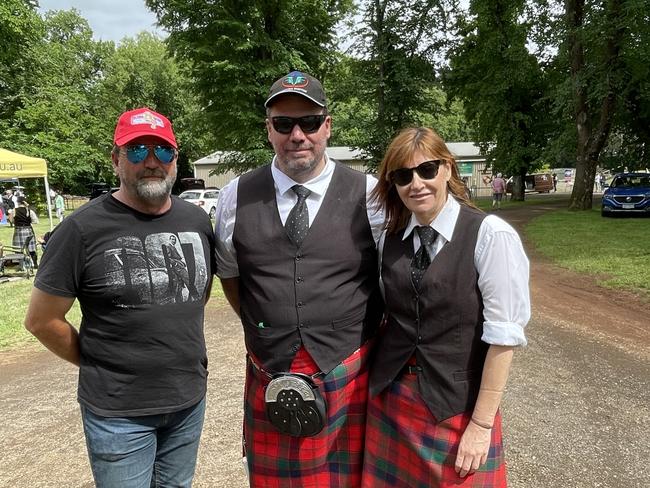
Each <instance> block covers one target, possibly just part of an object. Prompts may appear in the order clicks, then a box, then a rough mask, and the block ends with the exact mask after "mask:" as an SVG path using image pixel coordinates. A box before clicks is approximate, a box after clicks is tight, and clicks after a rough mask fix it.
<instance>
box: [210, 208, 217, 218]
mask: <svg viewBox="0 0 650 488" xmlns="http://www.w3.org/2000/svg"><path fill="white" fill-rule="evenodd" d="M216 215H217V209H216V208H214V207H212V208H211V209H210V218H211V219H212V220H214V218H215V217H216Z"/></svg>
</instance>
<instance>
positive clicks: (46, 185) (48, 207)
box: [44, 176, 54, 232]
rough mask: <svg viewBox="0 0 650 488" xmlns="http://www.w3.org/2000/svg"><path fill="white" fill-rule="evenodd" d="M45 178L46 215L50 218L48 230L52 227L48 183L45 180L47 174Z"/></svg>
mask: <svg viewBox="0 0 650 488" xmlns="http://www.w3.org/2000/svg"><path fill="white" fill-rule="evenodd" d="M44 178H45V201H46V202H47V216H48V217H49V219H50V232H52V230H53V229H54V226H53V225H52V201H51V200H50V184H49V183H48V182H47V176H45V177H44Z"/></svg>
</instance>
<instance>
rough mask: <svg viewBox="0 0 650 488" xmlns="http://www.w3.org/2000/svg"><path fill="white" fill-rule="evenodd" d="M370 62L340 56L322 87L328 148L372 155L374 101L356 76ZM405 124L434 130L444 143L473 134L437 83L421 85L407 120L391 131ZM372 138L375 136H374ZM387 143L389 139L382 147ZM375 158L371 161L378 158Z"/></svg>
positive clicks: (368, 85)
mask: <svg viewBox="0 0 650 488" xmlns="http://www.w3.org/2000/svg"><path fill="white" fill-rule="evenodd" d="M371 63H372V61H367V60H360V59H355V58H352V57H350V56H345V55H341V56H340V59H339V61H338V62H337V64H336V65H335V67H334V70H333V72H332V74H333V76H332V77H331V80H333V81H331V82H330V84H328V85H327V86H326V89H327V92H328V94H329V96H330V98H331V99H332V100H333V102H332V104H331V106H330V112H331V113H332V118H333V124H332V139H331V141H330V144H331V145H334V146H338V145H342V146H352V147H357V148H361V149H363V150H365V151H366V153H368V154H372V152H371V146H372V140H373V131H374V128H375V126H376V121H377V100H376V99H375V98H374V95H373V93H374V92H373V88H372V83H373V82H375V80H374V79H372V78H371V79H370V81H368V79H367V78H365V77H363V76H360V73H361V72H363V71H364V70H368V69H369V68H368V66H369V65H370V64H371ZM406 125H422V126H426V127H431V128H433V129H435V130H436V131H437V132H438V133H439V134H440V136H441V137H442V138H443V139H444V140H446V141H471V140H473V137H474V133H473V129H472V127H471V126H470V125H469V124H468V123H467V122H466V120H465V116H464V113H463V106H462V103H461V102H460V101H458V100H449V99H448V97H447V95H446V94H445V92H444V91H443V90H442V88H441V87H440V86H439V84H438V83H437V82H432V83H428V84H423V86H422V92H421V93H420V94H419V97H418V103H417V104H414V106H413V107H412V108H411V110H410V112H409V118H408V119H406V120H403V121H400V125H399V126H395V127H394V129H393V132H395V131H397V130H399V129H400V128H401V127H402V126H406ZM375 137H376V136H375ZM387 142H389V138H388V139H386V140H385V141H384V144H385V143H387ZM380 156H381V155H380V154H378V155H377V159H375V162H378V161H379V159H380Z"/></svg>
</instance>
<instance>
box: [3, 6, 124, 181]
mask: <svg viewBox="0 0 650 488" xmlns="http://www.w3.org/2000/svg"><path fill="white" fill-rule="evenodd" d="M44 22H45V37H44V38H42V39H41V40H40V42H39V43H38V44H35V45H34V46H33V49H32V54H33V60H34V61H33V62H34V69H33V71H32V73H30V83H29V84H28V85H25V86H23V87H22V90H21V93H20V98H21V106H20V107H19V108H18V109H17V110H16V111H15V113H14V114H13V117H11V118H8V119H3V120H0V144H2V145H3V146H5V147H8V148H9V149H14V150H17V151H19V152H23V153H25V154H29V155H34V156H39V157H43V158H45V159H47V161H48V173H49V180H50V182H51V184H52V186H54V187H56V188H60V189H64V188H65V189H66V190H67V191H74V192H79V193H85V185H84V184H85V182H87V181H90V180H92V179H95V178H97V177H98V175H99V174H101V169H100V168H101V165H102V162H103V161H104V160H105V156H104V153H103V152H102V146H101V145H100V144H101V143H100V141H101V140H102V139H103V140H104V141H105V142H104V144H106V139H104V138H103V137H102V130H101V129H102V128H103V120H102V118H101V115H102V114H101V112H99V111H97V110H96V107H95V105H94V103H93V87H94V86H95V84H96V82H97V80H98V79H99V77H100V76H101V74H102V71H103V68H104V60H105V59H106V57H107V56H108V55H110V54H111V52H112V51H113V49H114V48H113V44H112V43H105V42H96V41H93V40H92V31H91V30H90V27H89V26H88V23H87V21H86V20H85V19H83V18H82V17H80V16H79V14H78V13H77V12H76V11H75V10H70V11H59V12H48V13H47V14H46V16H45V20H44ZM104 147H105V146H104Z"/></svg>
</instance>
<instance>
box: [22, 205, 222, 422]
mask: <svg viewBox="0 0 650 488" xmlns="http://www.w3.org/2000/svg"><path fill="white" fill-rule="evenodd" d="M214 271H215V265H214V233H213V231H212V225H211V222H210V219H209V218H208V216H207V214H206V213H205V212H204V211H203V210H201V209H200V208H198V207H196V206H194V205H192V204H190V203H187V202H185V201H183V200H180V199H179V198H176V197H172V206H171V209H170V210H169V211H167V212H166V213H165V214H163V215H156V216H153V215H146V214H142V213H139V212H137V211H135V210H134V209H132V208H130V207H127V206H126V205H124V204H122V203H121V202H119V201H118V200H116V199H115V198H113V196H112V195H110V194H107V195H103V196H101V197H99V198H97V199H95V200H93V201H91V202H89V203H88V204H86V205H84V206H83V207H81V208H80V209H78V210H76V211H75V212H74V213H72V214H71V215H70V217H68V218H66V219H65V220H64V221H63V222H61V223H60V224H59V225H58V226H57V227H56V229H55V232H53V233H52V236H51V237H50V239H49V241H48V244H47V253H44V254H43V260H42V262H41V266H40V268H39V270H38V274H37V275H36V279H35V281H34V286H35V287H37V288H38V289H40V290H42V291H44V292H46V293H50V294H52V295H59V296H66V297H76V298H77V299H78V300H79V304H80V306H81V312H82V316H83V317H82V320H81V326H80V329H79V344H80V352H81V359H80V363H81V364H80V369H79V390H78V399H79V401H80V402H81V403H82V404H84V405H86V406H87V407H88V408H89V409H90V410H91V411H93V412H94V413H96V414H97V415H102V416H107V417H118V416H140V415H154V414H163V413H170V412H175V411H178V410H182V409H184V408H187V407H190V406H192V405H194V404H195V403H197V402H198V401H200V400H201V398H203V396H204V395H205V390H206V380H207V374H208V373H207V356H206V351H205V340H204V336H203V311H204V301H205V296H206V293H207V292H208V287H209V286H210V284H211V282H212V275H213V273H214Z"/></svg>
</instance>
